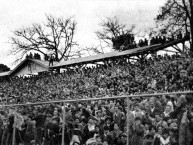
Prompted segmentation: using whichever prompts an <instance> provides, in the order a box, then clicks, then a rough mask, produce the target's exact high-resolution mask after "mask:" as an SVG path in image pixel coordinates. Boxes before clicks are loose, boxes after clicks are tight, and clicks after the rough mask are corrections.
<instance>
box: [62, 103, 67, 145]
mask: <svg viewBox="0 0 193 145" xmlns="http://www.w3.org/2000/svg"><path fill="white" fill-rule="evenodd" d="M63 106H64V107H63V124H62V145H65V140H64V138H65V125H66V123H65V115H66V108H65V102H63Z"/></svg>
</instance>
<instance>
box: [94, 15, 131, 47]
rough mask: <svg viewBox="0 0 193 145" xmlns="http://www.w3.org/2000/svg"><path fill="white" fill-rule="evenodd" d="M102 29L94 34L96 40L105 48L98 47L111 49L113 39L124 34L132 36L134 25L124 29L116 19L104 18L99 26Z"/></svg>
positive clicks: (123, 25)
mask: <svg viewBox="0 0 193 145" xmlns="http://www.w3.org/2000/svg"><path fill="white" fill-rule="evenodd" d="M100 26H101V27H102V29H101V30H100V31H97V32H96V35H97V37H98V39H99V40H100V41H101V43H100V46H101V44H106V46H103V47H100V48H104V47H108V48H113V39H115V38H117V37H119V36H123V35H126V34H132V31H133V29H134V28H135V25H132V26H131V28H130V29H128V28H127V27H126V25H125V24H122V23H120V22H119V20H118V19H117V18H116V17H112V18H106V19H105V20H103V21H102V23H101V24H100Z"/></svg>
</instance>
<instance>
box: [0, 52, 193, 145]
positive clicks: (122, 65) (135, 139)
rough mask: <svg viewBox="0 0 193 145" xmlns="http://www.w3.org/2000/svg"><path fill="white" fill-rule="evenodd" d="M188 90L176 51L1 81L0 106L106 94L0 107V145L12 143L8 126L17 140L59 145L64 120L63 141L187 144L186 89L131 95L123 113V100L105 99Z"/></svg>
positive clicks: (191, 85) (191, 69) (192, 117)
mask: <svg viewBox="0 0 193 145" xmlns="http://www.w3.org/2000/svg"><path fill="white" fill-rule="evenodd" d="M192 89H193V64H192V59H191V58H187V57H183V56H181V55H163V56H161V55H158V56H156V57H150V58H148V59H145V60H143V61H133V62H131V61H130V60H129V59H127V58H119V59H111V60H108V61H105V62H104V64H101V65H96V66H92V67H88V66H86V67H79V68H73V69H66V70H64V72H63V73H55V74H54V73H45V74H42V75H38V76H32V77H30V78H8V79H6V80H2V81H1V82H0V97H1V103H2V104H6V103H7V104H12V103H14V104H15V103H31V102H42V101H51V100H61V99H63V100H66V99H68V100H72V99H82V98H102V97H107V98H109V99H108V100H99V101H87V102H75V103H69V104H66V105H65V106H63V104H61V103H58V104H53V103H52V104H50V105H48V104H45V105H36V106H35V105H34V106H32V105H27V106H23V107H22V106H20V107H17V110H16V108H5V107H4V108H1V112H0V138H1V140H0V141H1V145H11V143H12V139H13V138H12V136H13V130H14V129H13V127H15V128H16V132H15V143H16V145H19V144H24V145H30V144H32V145H34V144H35V145H42V144H43V145H59V144H61V140H62V127H63V123H64V122H65V127H64V128H65V136H64V140H65V143H66V145H78V144H81V145H83V144H86V145H94V144H95V145H100V144H102V145H126V142H127V136H128V137H129V142H130V145H191V144H193V142H192V138H193V125H192V124H193V109H192V106H191V104H193V103H192V102H193V100H192V94H191V95H166V96H157V97H151V98H144V97H138V98H131V100H130V106H129V109H128V110H129V112H127V107H128V106H127V100H126V99H118V97H117V99H110V97H112V96H121V95H131V94H144V93H159V92H160V93H161V92H173V91H184V90H192ZM15 110H16V111H15ZM64 110H65V117H64V116H63V111H64ZM14 115H15V116H16V117H15V121H14ZM127 117H128V118H127ZM64 118H65V120H64ZM127 119H128V120H127ZM127 127H129V130H128V131H127Z"/></svg>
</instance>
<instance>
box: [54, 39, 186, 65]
mask: <svg viewBox="0 0 193 145" xmlns="http://www.w3.org/2000/svg"><path fill="white" fill-rule="evenodd" d="M184 41H186V39H180V40H175V41H172V42H167V43H164V44H155V45H150V46H145V47H139V48H134V49H130V50H125V51H121V52H117V51H115V52H109V53H105V54H101V55H94V56H88V57H81V58H76V59H71V60H68V61H64V62H59V63H58V64H56V65H54V66H52V67H51V68H56V67H65V66H69V65H73V64H79V63H87V62H93V61H99V60H104V59H108V58H113V57H120V56H126V55H130V56H135V55H136V54H139V53H142V52H146V53H148V52H153V51H158V50H163V49H164V48H167V47H170V46H173V45H176V44H178V43H182V42H184Z"/></svg>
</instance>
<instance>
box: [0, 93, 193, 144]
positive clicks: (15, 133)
mask: <svg viewBox="0 0 193 145" xmlns="http://www.w3.org/2000/svg"><path fill="white" fill-rule="evenodd" d="M186 94H193V91H183V92H171V93H155V94H140V95H123V96H113V97H106V98H105V97H104V98H88V99H79V100H58V101H48V102H36V103H27V104H10V105H0V108H1V110H3V109H4V110H6V108H12V111H13V112H12V114H13V116H14V121H13V122H14V123H13V126H12V127H11V128H12V129H13V131H12V133H11V134H10V133H9V134H6V132H5V131H4V133H3V134H2V136H3V137H5V136H6V137H7V136H9V137H7V138H6V141H5V140H3V139H4V138H3V137H2V140H1V145H4V144H5V142H6V143H7V142H9V141H11V142H12V145H17V141H16V140H17V138H16V136H18V131H17V129H16V128H17V126H19V125H20V122H18V116H17V113H16V112H17V111H19V110H20V108H21V107H24V106H25V107H26V106H28V107H30V106H36V105H38V106H41V105H44V106H46V105H50V104H58V103H60V104H61V103H62V104H63V105H62V106H63V109H62V114H63V115H62V116H63V118H62V120H63V121H62V125H61V129H62V135H61V136H62V137H61V145H65V137H66V136H65V126H66V118H65V117H66V109H65V106H66V104H69V103H76V102H85V101H98V100H112V99H126V100H127V107H126V108H127V110H126V113H127V114H126V117H127V145H129V143H130V136H129V134H128V130H129V129H130V128H129V127H130V125H129V123H130V121H129V116H130V114H129V113H130V104H131V102H130V100H131V99H133V98H138V97H140V98H148V97H159V96H163V95H165V96H166V95H186ZM9 113H11V112H9ZM21 122H22V121H21ZM36 129H37V128H36ZM35 134H36V136H35V138H36V139H37V138H39V139H40V140H41V137H42V135H40V134H39V132H37V130H35ZM19 136H20V137H21V136H22V135H21V134H19ZM35 144H38V145H40V142H35ZM57 145H58V144H57Z"/></svg>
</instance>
